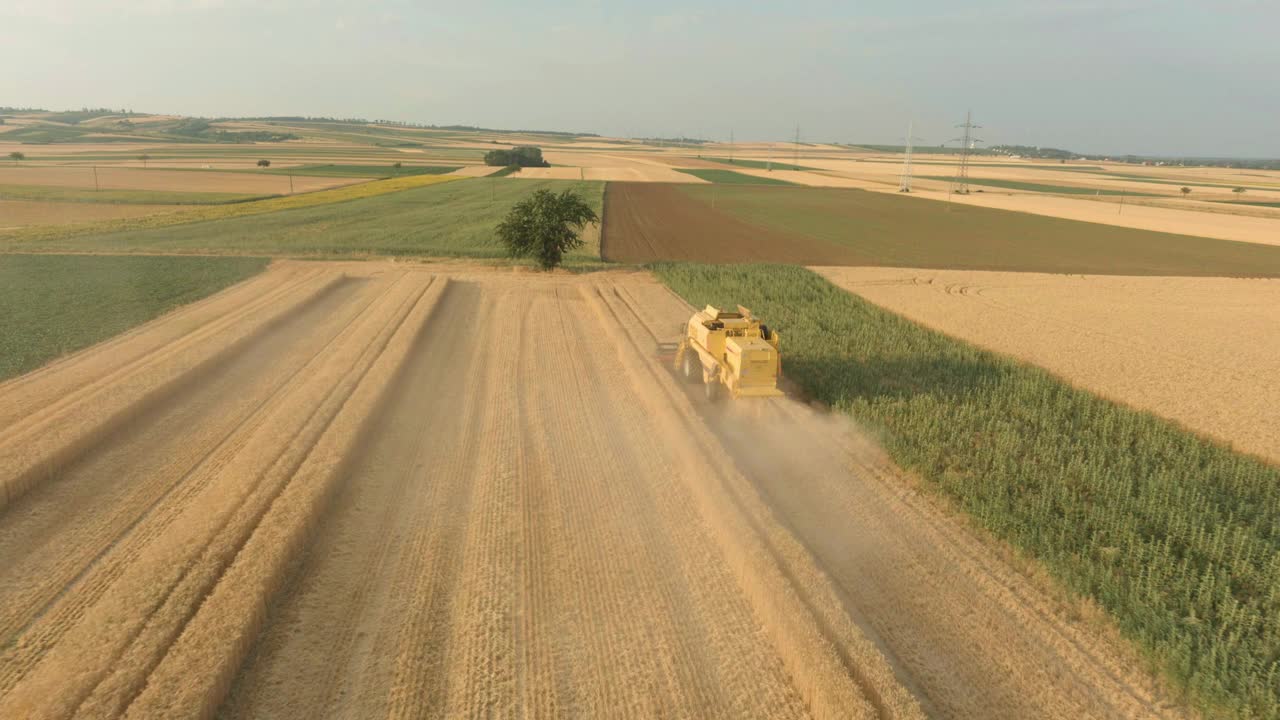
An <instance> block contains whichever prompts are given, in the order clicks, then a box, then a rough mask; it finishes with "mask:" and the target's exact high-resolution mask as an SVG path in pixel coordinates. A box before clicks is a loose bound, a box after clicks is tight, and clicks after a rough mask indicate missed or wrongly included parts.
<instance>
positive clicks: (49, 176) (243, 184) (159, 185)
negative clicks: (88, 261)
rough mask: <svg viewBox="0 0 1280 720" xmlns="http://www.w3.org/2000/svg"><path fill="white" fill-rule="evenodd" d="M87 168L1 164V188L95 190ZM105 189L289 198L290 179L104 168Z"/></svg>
mask: <svg viewBox="0 0 1280 720" xmlns="http://www.w3.org/2000/svg"><path fill="white" fill-rule="evenodd" d="M93 170H94V169H93V168H92V167H88V166H69V165H30V166H23V165H19V166H11V165H0V185H49V186H54V187H63V188H84V189H88V190H92V189H93V188H94V172H93ZM97 176H98V179H97V183H98V187H101V188H102V189H103V190H158V191H164V192H215V193H238V194H245V195H286V194H288V193H289V192H290V184H289V178H285V177H279V176H277V175H267V174H255V173H251V172H234V173H231V172H195V171H181V170H165V169H160V168H148V169H143V168H129V167H114V166H103V167H99V168H98V172H97ZM354 181H358V179H353V178H347V177H311V176H306V175H298V176H296V177H294V178H293V185H292V188H293V192H310V191H312V190H323V189H325V188H331V187H337V186H339V185H346V184H350V183H351V182H354Z"/></svg>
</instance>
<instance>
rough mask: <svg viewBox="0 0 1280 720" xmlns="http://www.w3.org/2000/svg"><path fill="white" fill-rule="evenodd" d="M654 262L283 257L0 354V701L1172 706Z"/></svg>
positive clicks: (406, 707) (481, 711) (147, 706)
mask: <svg viewBox="0 0 1280 720" xmlns="http://www.w3.org/2000/svg"><path fill="white" fill-rule="evenodd" d="M688 312H689V308H688V307H687V306H685V305H684V303H683V302H682V301H680V300H679V299H677V298H676V297H675V296H674V295H672V294H671V293H670V292H668V291H667V290H666V289H665V288H664V287H663V286H661V285H659V284H658V283H657V282H656V281H655V280H653V279H652V278H651V277H650V276H649V275H647V274H645V273H639V272H627V271H606V272H600V273H593V274H590V275H583V276H572V275H558V274H557V275H535V274H531V273H513V272H511V271H509V270H507V271H497V270H484V269H480V268H472V267H470V266H467V265H464V264H448V265H440V266H408V265H403V264H392V263H352V264H321V263H301V262H299V263H277V264H276V265H275V266H274V267H273V268H272V269H270V270H268V271H267V272H266V273H265V274H263V275H261V276H258V277H257V278H255V279H252V280H250V281H247V282H245V283H243V284H241V285H239V286H236V287H233V288H231V289H229V290H226V291H224V292H222V293H220V294H218V295H215V296H213V297H211V298H208V299H206V300H204V301H201V302H199V303H196V304H194V305H191V306H187V307H186V308H183V309H181V310H178V311H176V312H174V313H171V314H169V315H167V316H165V317H163V318H160V319H159V320H157V321H154V322H152V323H150V324H148V325H145V326H142V327H141V328H138V329H136V330H134V331H131V332H129V333H127V334H125V335H122V336H120V337H118V338H116V339H113V340H110V341H108V342H106V343H103V344H101V345H99V346H96V347H94V348H91V349H89V350H87V351H84V352H82V353H79V354H76V355H72V356H70V357H68V358H65V359H63V360H60V361H58V362H56V363H54V364H52V365H49V366H47V367H45V368H43V369H41V370H38V371H36V372H34V373H31V374H28V375H25V376H22V377H19V378H16V379H14V380H11V381H9V382H7V383H5V384H2V385H0V397H3V398H5V402H4V403H2V404H0V717H4V718H11V717H12V718H66V717H85V718H103V717H119V716H126V717H137V718H155V717H184V718H185V717H201V716H212V715H214V714H217V715H218V716H220V717H229V718H316V717H411V716H412V717H471V716H496V717H509V716H534V717H565V716H569V717H600V716H612V717H637V718H652V717H672V716H681V717H854V718H913V717H921V716H922V715H923V714H926V713H927V714H929V715H933V716H939V717H959V718H1028V717H1037V718H1045V717H1048V718H1080V717H1175V716H1176V713H1175V712H1174V711H1172V710H1170V709H1169V705H1168V703H1167V702H1166V701H1165V700H1164V699H1162V698H1161V697H1160V696H1158V695H1157V694H1156V693H1155V692H1154V691H1153V690H1152V689H1151V688H1150V687H1149V686H1148V684H1147V681H1146V680H1145V679H1144V678H1143V677H1142V676H1141V675H1139V674H1138V673H1136V672H1135V671H1134V670H1133V666H1132V665H1131V664H1129V663H1127V662H1126V661H1125V660H1124V659H1123V657H1122V656H1120V655H1119V654H1117V653H1116V652H1115V651H1113V649H1112V646H1111V645H1110V644H1109V643H1108V642H1107V641H1104V640H1101V639H1099V638H1098V637H1096V636H1095V635H1094V634H1092V632H1091V631H1090V630H1089V629H1088V628H1087V627H1086V626H1083V625H1079V624H1077V623H1075V622H1073V621H1072V620H1070V619H1069V618H1068V613H1067V611H1066V610H1064V609H1063V608H1062V607H1060V606H1059V605H1057V604H1056V603H1055V602H1054V601H1052V600H1051V599H1050V598H1049V597H1048V596H1046V595H1045V594H1044V593H1042V592H1041V591H1040V590H1038V589H1037V587H1038V586H1037V585H1036V584H1034V583H1032V582H1029V581H1028V580H1027V579H1025V578H1024V577H1023V576H1022V575H1020V574H1019V573H1018V572H1016V571H1014V570H1013V569H1011V568H1010V567H1009V566H1008V565H1006V564H1005V563H1004V562H1003V561H1002V560H1001V558H1000V556H998V555H997V554H996V553H994V552H993V551H991V550H990V549H989V548H988V546H987V545H986V544H984V543H982V542H980V541H979V540H977V539H976V538H975V537H973V536H972V535H971V534H970V532H969V531H968V530H966V528H965V527H964V526H963V525H962V524H961V523H958V522H956V521H954V520H953V519H951V518H950V517H949V516H947V515H946V514H944V513H941V512H939V511H938V510H937V509H936V508H935V506H934V505H933V504H932V502H931V501H930V500H928V499H927V498H925V497H922V496H919V495H917V494H916V493H915V492H914V491H913V490H912V487H913V485H912V484H911V482H910V481H909V480H908V479H906V478H903V477H902V476H901V475H900V473H899V471H898V470H896V469H895V468H894V467H893V466H892V465H891V464H890V463H888V462H887V461H886V460H885V458H884V457H883V456H882V454H881V453H880V452H879V451H878V450H877V449H876V448H875V447H874V446H873V445H872V444H870V443H869V442H868V441H867V440H866V439H865V438H864V437H863V436H862V435H861V434H860V433H859V432H858V431H857V429H856V428H854V427H852V426H850V425H849V424H847V421H845V420H843V419H839V418H834V417H831V416H827V415H823V414H818V413H815V412H813V411H811V410H810V409H808V408H807V407H806V406H803V405H801V404H799V403H797V402H795V401H793V400H790V399H780V400H777V401H763V402H760V403H754V404H750V405H746V404H742V405H728V406H708V405H706V404H705V403H703V402H700V401H699V400H698V399H697V398H698V397H699V394H697V393H693V392H691V389H690V388H689V387H688V386H686V385H683V384H680V383H678V382H677V381H676V379H675V377H674V375H673V374H672V373H671V372H669V371H668V369H667V366H666V364H665V361H664V360H661V359H660V358H659V357H657V352H658V347H657V343H658V342H659V341H665V340H670V339H672V338H671V336H672V335H673V334H674V328H675V326H676V325H677V324H678V323H679V322H681V321H682V320H684V319H686V318H687V316H688V315H687V314H688Z"/></svg>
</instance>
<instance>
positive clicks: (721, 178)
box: [675, 168, 795, 185]
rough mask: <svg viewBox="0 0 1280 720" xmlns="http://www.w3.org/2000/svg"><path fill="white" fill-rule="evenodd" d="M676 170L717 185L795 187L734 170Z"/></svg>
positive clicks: (774, 179) (775, 179) (780, 181)
mask: <svg viewBox="0 0 1280 720" xmlns="http://www.w3.org/2000/svg"><path fill="white" fill-rule="evenodd" d="M675 170H676V172H682V173H684V174H685V175H692V176H694V177H697V178H702V179H703V180H706V181H707V182H711V183H715V184H717V185H795V183H791V182H787V181H786V180H779V179H777V178H770V177H756V176H755V175H743V174H742V173H740V172H734V171H732V170H715V169H710V168H707V169H703V168H698V169H693V170H690V169H686V168H675Z"/></svg>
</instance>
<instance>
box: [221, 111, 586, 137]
mask: <svg viewBox="0 0 1280 720" xmlns="http://www.w3.org/2000/svg"><path fill="white" fill-rule="evenodd" d="M219 119H220V120H256V121H259V122H328V123H345V124H347V125H388V126H391V127H404V128H417V129H419V130H454V131H459V132H492V133H524V134H526V135H553V136H556V137H600V136H599V135H597V134H596V133H587V132H565V131H563V130H502V129H498V128H487V127H480V126H478V125H430V124H426V123H413V122H404V121H402V120H367V119H365V118H335V117H322V116H317V117H309V116H304V115H265V116H261V117H228V118H219Z"/></svg>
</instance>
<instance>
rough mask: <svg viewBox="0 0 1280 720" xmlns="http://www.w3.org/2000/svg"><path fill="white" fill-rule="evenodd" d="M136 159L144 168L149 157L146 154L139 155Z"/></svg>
mask: <svg viewBox="0 0 1280 720" xmlns="http://www.w3.org/2000/svg"><path fill="white" fill-rule="evenodd" d="M138 159H139V160H141V161H142V167H143V168H146V167H147V161H148V160H150V159H151V156H150V155H148V154H146V153H142V154H141V155H139V156H138Z"/></svg>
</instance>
